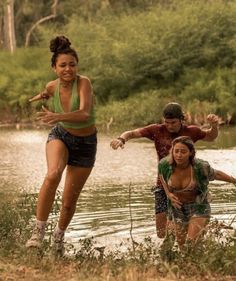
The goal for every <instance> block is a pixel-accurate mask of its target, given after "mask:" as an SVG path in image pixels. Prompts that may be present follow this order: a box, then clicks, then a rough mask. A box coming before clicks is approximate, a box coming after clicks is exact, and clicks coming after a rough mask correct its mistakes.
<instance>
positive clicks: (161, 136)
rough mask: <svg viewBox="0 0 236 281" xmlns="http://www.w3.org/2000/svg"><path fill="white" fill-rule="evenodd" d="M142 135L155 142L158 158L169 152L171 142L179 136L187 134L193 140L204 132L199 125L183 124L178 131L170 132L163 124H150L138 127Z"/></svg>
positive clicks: (201, 137)
mask: <svg viewBox="0 0 236 281" xmlns="http://www.w3.org/2000/svg"><path fill="white" fill-rule="evenodd" d="M140 133H141V135H142V137H146V138H148V139H150V140H152V141H154V143H155V147H156V152H157V156H158V159H159V160H160V159H162V158H163V157H165V156H167V155H168V154H169V151H170V148H171V142H172V140H173V139H175V138H177V137H179V136H188V137H190V138H191V139H192V140H193V142H196V141H198V140H201V139H204V138H205V136H206V132H205V131H202V130H201V129H200V128H199V127H197V126H194V125H191V126H186V125H183V126H182V127H181V129H180V131H179V132H178V133H170V132H169V131H168V130H167V129H166V126H165V125H164V124H152V125H149V126H146V127H144V128H141V129H140Z"/></svg>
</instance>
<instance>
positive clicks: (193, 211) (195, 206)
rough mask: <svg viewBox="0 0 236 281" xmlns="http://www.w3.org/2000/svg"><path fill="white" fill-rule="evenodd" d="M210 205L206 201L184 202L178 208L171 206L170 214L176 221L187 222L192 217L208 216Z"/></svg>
mask: <svg viewBox="0 0 236 281" xmlns="http://www.w3.org/2000/svg"><path fill="white" fill-rule="evenodd" d="M210 215H211V207H210V204H209V203H208V202H204V203H185V204H183V205H182V206H181V208H180V209H177V208H174V207H173V206H171V209H170V216H171V217H172V219H173V221H174V222H176V223H181V224H183V223H186V224H187V223H188V222H189V220H190V219H191V218H192V217H201V218H210Z"/></svg>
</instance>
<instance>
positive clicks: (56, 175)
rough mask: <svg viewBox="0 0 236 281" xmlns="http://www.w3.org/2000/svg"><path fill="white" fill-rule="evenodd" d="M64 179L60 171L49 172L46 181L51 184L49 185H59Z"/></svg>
mask: <svg viewBox="0 0 236 281" xmlns="http://www.w3.org/2000/svg"><path fill="white" fill-rule="evenodd" d="M61 177H62V171H60V170H59V169H57V170H52V171H48V172H47V175H46V177H45V180H46V181H47V182H48V183H49V185H54V184H58V183H59V182H60V180H61Z"/></svg>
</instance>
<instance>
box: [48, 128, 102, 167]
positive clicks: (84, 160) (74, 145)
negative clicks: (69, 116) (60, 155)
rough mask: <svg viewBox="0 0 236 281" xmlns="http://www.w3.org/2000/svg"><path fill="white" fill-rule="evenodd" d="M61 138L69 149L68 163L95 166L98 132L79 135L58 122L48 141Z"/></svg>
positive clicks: (79, 165)
mask: <svg viewBox="0 0 236 281" xmlns="http://www.w3.org/2000/svg"><path fill="white" fill-rule="evenodd" d="M51 140H61V141H62V142H63V143H64V144H65V146H66V147H67V149H68V153H69V157H68V162H67V164H68V165H71V166H78V167H85V168H90V167H93V166H94V162H95V159H96V152H97V132H96V133H94V134H92V135H89V136H85V137H79V136H74V135H71V134H70V133H69V132H67V131H66V130H65V129H64V128H63V127H62V126H61V125H59V124H57V125H56V126H55V127H53V128H52V130H51V132H50V133H49V135H48V139H47V142H49V141H51Z"/></svg>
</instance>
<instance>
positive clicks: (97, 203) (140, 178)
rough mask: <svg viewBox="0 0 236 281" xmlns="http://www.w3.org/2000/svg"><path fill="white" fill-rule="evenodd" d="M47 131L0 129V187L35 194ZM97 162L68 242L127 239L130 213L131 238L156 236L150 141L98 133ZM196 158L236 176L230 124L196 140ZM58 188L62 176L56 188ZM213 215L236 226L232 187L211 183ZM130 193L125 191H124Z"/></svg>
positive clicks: (41, 173)
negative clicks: (115, 139)
mask: <svg viewBox="0 0 236 281" xmlns="http://www.w3.org/2000/svg"><path fill="white" fill-rule="evenodd" d="M46 138H47V131H37V130H18V131H16V130H1V131H0V151H1V161H0V189H1V191H3V192H7V191H20V192H27V193H37V192H38V191H39V188H40V185H41V183H42V180H43V178H44V174H45V172H46V161H45V155H44V154H45V153H44V152H45V146H44V144H45V141H46ZM98 138H99V144H98V154H97V161H96V165H95V167H94V170H93V172H92V174H91V176H90V178H89V180H88V182H87V184H86V186H85V188H84V190H83V191H82V193H81V196H80V199H79V201H78V205H77V210H76V214H75V216H74V218H73V220H72V222H71V224H70V227H69V229H68V233H67V236H66V237H67V240H68V241H70V242H73V243H76V242H78V240H79V239H81V238H85V237H87V238H89V237H94V238H96V239H97V240H99V241H100V242H101V243H105V244H107V243H108V244H109V243H113V242H114V241H120V240H123V239H126V238H129V237H130V227H131V219H130V212H131V215H132V224H133V230H132V234H133V236H134V237H135V238H137V239H138V238H140V237H144V236H153V237H154V236H155V223H154V198H153V194H152V192H151V187H152V186H153V184H154V183H155V177H156V166H157V165H156V154H155V150H154V147H153V144H152V143H151V142H149V141H145V140H141V141H140V140H139V141H130V142H128V143H127V144H126V147H125V149H123V150H119V151H114V150H112V149H111V148H110V147H109V142H110V140H111V137H108V136H102V135H99V136H98ZM197 149H198V151H197V157H199V158H202V159H205V160H207V161H209V162H210V164H211V165H212V166H213V167H214V168H216V169H221V170H223V171H225V172H227V173H229V174H232V175H235V176H236V169H235V162H236V134H235V128H224V129H222V130H221V131H220V136H219V137H218V139H217V141H215V142H214V143H204V142H199V143H198V145H197ZM62 189H63V179H62V181H61V184H60V186H59V190H62ZM210 190H211V193H212V197H213V201H212V204H211V207H212V218H213V219H214V218H217V219H220V220H222V221H224V222H225V223H226V224H232V225H233V226H234V227H236V221H234V217H235V216H236V187H234V186H233V185H232V184H225V183H222V182H219V181H214V182H213V183H211V184H210ZM129 194H130V195H129Z"/></svg>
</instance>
